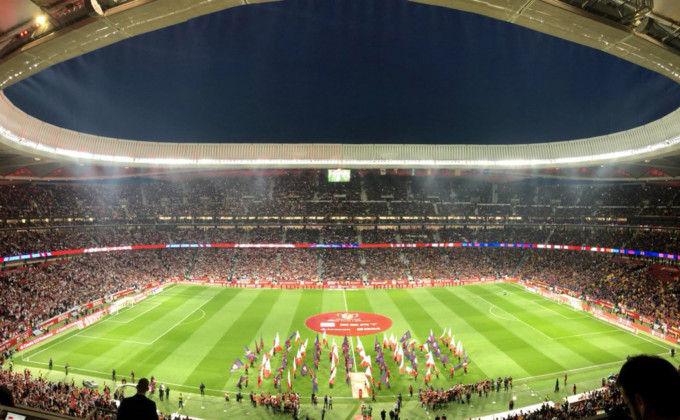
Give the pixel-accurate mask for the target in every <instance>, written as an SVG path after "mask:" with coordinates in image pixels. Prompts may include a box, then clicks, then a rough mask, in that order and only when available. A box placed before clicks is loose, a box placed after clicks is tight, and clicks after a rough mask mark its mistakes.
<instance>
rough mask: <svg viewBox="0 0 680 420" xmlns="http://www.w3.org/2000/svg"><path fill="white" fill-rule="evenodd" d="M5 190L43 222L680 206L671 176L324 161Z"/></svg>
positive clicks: (598, 212) (573, 212)
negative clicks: (648, 178)
mask: <svg viewBox="0 0 680 420" xmlns="http://www.w3.org/2000/svg"><path fill="white" fill-rule="evenodd" d="M0 197H1V198H0V223H2V224H6V225H16V224H23V225H28V224H30V225H35V226H38V225H41V226H42V225H60V226H63V225H74V224H75V225H86V224H93V223H95V224H97V223H99V224H121V223H123V224H127V223H131V222H132V223H134V222H140V223H141V222H153V223H158V222H162V220H167V219H161V218H168V217H169V218H170V219H172V220H175V219H179V218H189V217H190V218H192V219H193V218H199V217H209V218H216V217H222V216H231V217H233V216H256V217H259V216H279V217H285V216H314V217H323V216H327V217H330V216H333V215H345V216H372V217H378V216H390V215H397V216H411V217H414V216H420V217H428V216H429V217H436V216H446V217H465V218H466V221H467V222H470V221H471V220H472V219H469V218H471V217H481V218H483V219H485V220H486V219H489V218H497V217H501V218H511V217H521V218H522V222H524V223H535V222H538V221H541V222H550V221H553V222H574V223H596V222H598V221H600V219H624V220H623V222H624V223H625V219H626V218H631V219H634V218H638V217H643V216H646V217H651V216H668V215H671V216H672V215H677V214H678V210H679V209H680V206H679V205H680V197H678V194H677V193H676V191H675V188H673V187H671V186H668V185H663V184H659V185H655V184H641V183H631V184H624V185H613V184H607V183H600V184H596V183H575V182H573V181H572V182H566V181H565V183H562V184H559V183H543V184H542V183H529V182H527V181H517V182H505V183H493V182H486V181H483V180H477V179H467V178H466V177H439V178H435V177H429V176H405V175H395V174H385V175H382V174H379V173H377V172H373V171H355V172H353V173H352V176H351V178H350V182H346V183H338V182H328V180H327V179H326V174H325V173H323V172H322V171H279V172H274V173H264V174H263V173H254V174H252V175H247V174H231V173H226V174H224V175H220V174H214V175H212V176H208V175H194V176H190V175H185V176H184V177H178V178H176V179H173V180H170V179H167V178H145V179H132V180H126V181H125V182H111V181H106V182H105V181H101V182H88V183H83V182H78V183H74V182H51V183H45V182H43V183H30V182H20V183H7V184H3V185H0ZM22 219H23V220H25V221H24V222H21V220H22ZM54 219H59V220H54ZM525 219H526V220H525ZM619 222H621V221H619Z"/></svg>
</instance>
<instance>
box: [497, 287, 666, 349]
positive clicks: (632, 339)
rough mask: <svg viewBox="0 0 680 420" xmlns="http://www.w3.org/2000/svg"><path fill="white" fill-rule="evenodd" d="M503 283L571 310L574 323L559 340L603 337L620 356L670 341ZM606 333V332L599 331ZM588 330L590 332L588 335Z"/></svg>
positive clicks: (547, 304)
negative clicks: (628, 328)
mask: <svg viewBox="0 0 680 420" xmlns="http://www.w3.org/2000/svg"><path fill="white" fill-rule="evenodd" d="M501 287H503V288H505V289H507V290H511V289H512V290H517V291H520V295H521V296H523V297H525V298H526V299H528V300H531V301H534V302H543V304H542V305H541V306H545V307H550V308H551V309H555V310H561V311H563V312H565V313H571V314H572V316H573V322H571V323H570V325H571V326H572V331H570V332H569V333H567V335H564V336H560V337H558V338H557V339H558V340H560V341H561V340H563V339H564V340H571V339H572V338H574V337H575V336H581V335H582V334H583V335H582V337H586V338H587V340H588V341H596V342H597V341H603V342H605V344H603V345H602V346H601V347H604V348H607V349H609V351H610V353H614V354H616V355H617V358H618V359H617V360H622V359H620V358H621V357H624V358H625V356H626V355H628V354H631V353H630V350H631V348H635V349H637V350H638V352H639V353H650V354H656V353H659V352H664V351H668V350H669V349H670V347H671V346H670V345H666V344H665V343H664V342H661V341H659V340H657V339H655V338H653V337H648V336H645V335H644V334H643V335H640V336H636V335H634V334H633V333H630V332H628V331H626V330H623V329H621V328H618V327H615V326H613V325H611V324H609V323H607V322H604V321H602V320H599V319H597V318H595V317H594V316H592V315H590V314H588V313H586V312H579V311H577V310H576V309H573V308H571V307H570V306H568V305H559V304H557V303H555V302H552V301H550V300H548V299H547V298H543V297H539V296H536V297H533V298H530V297H531V296H534V295H533V294H531V293H529V292H526V291H525V290H524V288H523V287H522V286H520V285H518V284H514V283H504V284H502V285H501ZM598 333H603V334H601V335H600V334H598ZM585 334H588V335H587V336H586V335H585Z"/></svg>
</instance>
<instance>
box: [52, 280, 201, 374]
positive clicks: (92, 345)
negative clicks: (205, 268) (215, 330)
mask: <svg viewBox="0 0 680 420" xmlns="http://www.w3.org/2000/svg"><path fill="white" fill-rule="evenodd" d="M195 289H196V290H195V291H193V292H194V294H197V293H199V292H200V291H201V290H200V288H198V287H196V288H195ZM158 297H159V298H160V299H159V300H163V301H164V302H163V305H162V308H161V307H159V308H154V310H153V311H150V312H148V313H146V314H144V317H143V318H140V319H137V320H135V321H133V323H132V324H120V325H118V326H116V327H115V334H114V335H113V337H110V335H109V334H112V333H111V332H110V328H108V326H107V324H106V323H99V324H95V325H93V326H91V327H89V328H86V329H84V330H82V331H80V332H78V333H76V334H74V335H73V336H72V337H71V338H70V339H69V340H68V341H61V342H60V343H59V344H57V345H55V346H54V347H53V348H51V349H49V350H48V351H45V352H43V353H42V354H40V358H41V359H44V360H45V361H46V360H48V359H49V358H50V357H52V358H53V359H54V361H55V363H57V364H61V365H64V364H66V363H69V364H70V365H71V366H72V367H74V368H76V369H77V368H84V369H88V370H93V371H102V372H110V371H111V369H112V368H113V366H112V364H113V363H112V361H113V360H115V361H117V363H121V361H122V365H125V360H133V359H134V358H135V357H138V356H139V355H140V354H142V353H143V352H144V351H145V350H146V349H147V348H148V347H149V345H146V344H137V343H130V342H126V341H127V340H134V341H136V340H140V342H143V343H150V342H151V341H152V340H153V339H154V338H155V337H157V336H158V334H159V333H158V331H157V330H158V328H159V325H165V326H166V327H167V326H168V325H172V324H168V323H169V322H170V321H166V323H164V324H163V323H161V322H160V321H159V320H160V319H161V318H162V314H163V311H164V310H165V308H166V304H167V305H168V306H167V307H168V308H169V309H171V312H172V313H173V317H172V320H174V322H177V321H179V320H181V318H182V316H186V314H187V313H188V312H187V311H186V309H184V310H183V312H182V309H181V304H182V303H181V301H177V300H176V299H175V298H172V297H169V298H166V297H163V296H162V295H159V296H158ZM185 302H186V301H185ZM191 302H194V301H193V300H191ZM139 309H140V310H141V311H143V310H144V309H143V308H139ZM147 321H148V322H147ZM161 328H162V327H161ZM81 335H82V337H81ZM92 337H104V338H108V339H107V340H97V339H96V338H92ZM128 337H129V338H128ZM116 340H121V341H119V342H116ZM120 372H121V374H122V371H120ZM128 372H129V371H128ZM126 374H127V373H126Z"/></svg>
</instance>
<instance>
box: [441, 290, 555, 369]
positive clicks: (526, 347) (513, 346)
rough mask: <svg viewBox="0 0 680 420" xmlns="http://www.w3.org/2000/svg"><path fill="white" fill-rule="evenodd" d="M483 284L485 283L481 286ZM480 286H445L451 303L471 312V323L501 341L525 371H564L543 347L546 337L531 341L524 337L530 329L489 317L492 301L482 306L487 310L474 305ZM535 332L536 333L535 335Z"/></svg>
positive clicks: (490, 339)
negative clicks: (452, 288) (476, 290)
mask: <svg viewBox="0 0 680 420" xmlns="http://www.w3.org/2000/svg"><path fill="white" fill-rule="evenodd" d="M481 287H483V286H481ZM476 288H479V287H478V286H466V287H461V288H456V291H455V292H454V291H453V290H451V289H443V290H445V291H446V292H447V293H448V299H447V300H450V302H451V305H452V306H453V307H456V308H460V309H461V310H464V311H465V312H467V313H468V314H469V320H468V322H469V324H470V325H471V326H472V327H474V328H475V329H476V330H477V331H478V332H479V334H482V335H483V336H485V337H486V338H487V339H488V340H489V341H491V342H494V343H497V345H498V346H499V347H501V348H502V349H503V351H504V352H505V353H506V354H507V355H508V356H509V357H510V358H512V359H514V360H515V363H517V364H518V365H520V366H521V367H522V368H523V369H524V370H525V371H527V372H529V373H531V374H532V375H538V374H541V373H544V372H556V371H562V370H564V366H562V365H561V364H560V363H557V362H556V361H555V360H554V359H552V358H551V357H549V356H548V355H546V354H545V353H544V352H543V351H542V350H541V349H540V348H539V347H540V346H541V344H543V343H545V339H544V337H541V338H536V339H532V343H531V344H530V343H529V342H527V341H526V340H524V339H523V338H522V337H526V336H527V335H529V334H528V333H529V331H531V329H530V328H527V327H525V326H524V325H512V326H510V325H508V321H507V320H505V321H503V322H501V321H500V320H498V319H496V318H492V317H489V316H488V315H487V314H488V313H489V310H488V309H487V308H489V306H490V305H489V304H488V303H485V304H483V305H479V306H480V307H482V308H484V309H478V306H477V305H475V304H473V303H472V301H474V300H475V299H474V298H475V296H476V295H475V289H476ZM532 335H535V334H532Z"/></svg>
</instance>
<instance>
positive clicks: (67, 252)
mask: <svg viewBox="0 0 680 420" xmlns="http://www.w3.org/2000/svg"><path fill="white" fill-rule="evenodd" d="M459 247H463V248H465V247H467V248H487V247H488V248H535V249H558V250H565V251H589V252H602V253H609V254H623V255H638V256H643V257H653V258H665V259H669V260H678V259H680V256H679V255H677V254H668V253H663V252H651V251H637V250H632V249H620V248H607V247H598V246H580V245H550V244H511V243H505V242H430V243H408V244H236V243H215V244H213V243H207V244H155V245H125V246H111V247H97V248H80V249H67V250H62V251H48V252H35V253H28V254H22V255H12V256H7V257H2V262H12V261H26V260H33V259H38V258H49V257H58V256H64V255H74V254H91V253H97V252H116V251H134V250H140V249H186V248H312V249H339V248H364V249H366V248H459Z"/></svg>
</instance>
